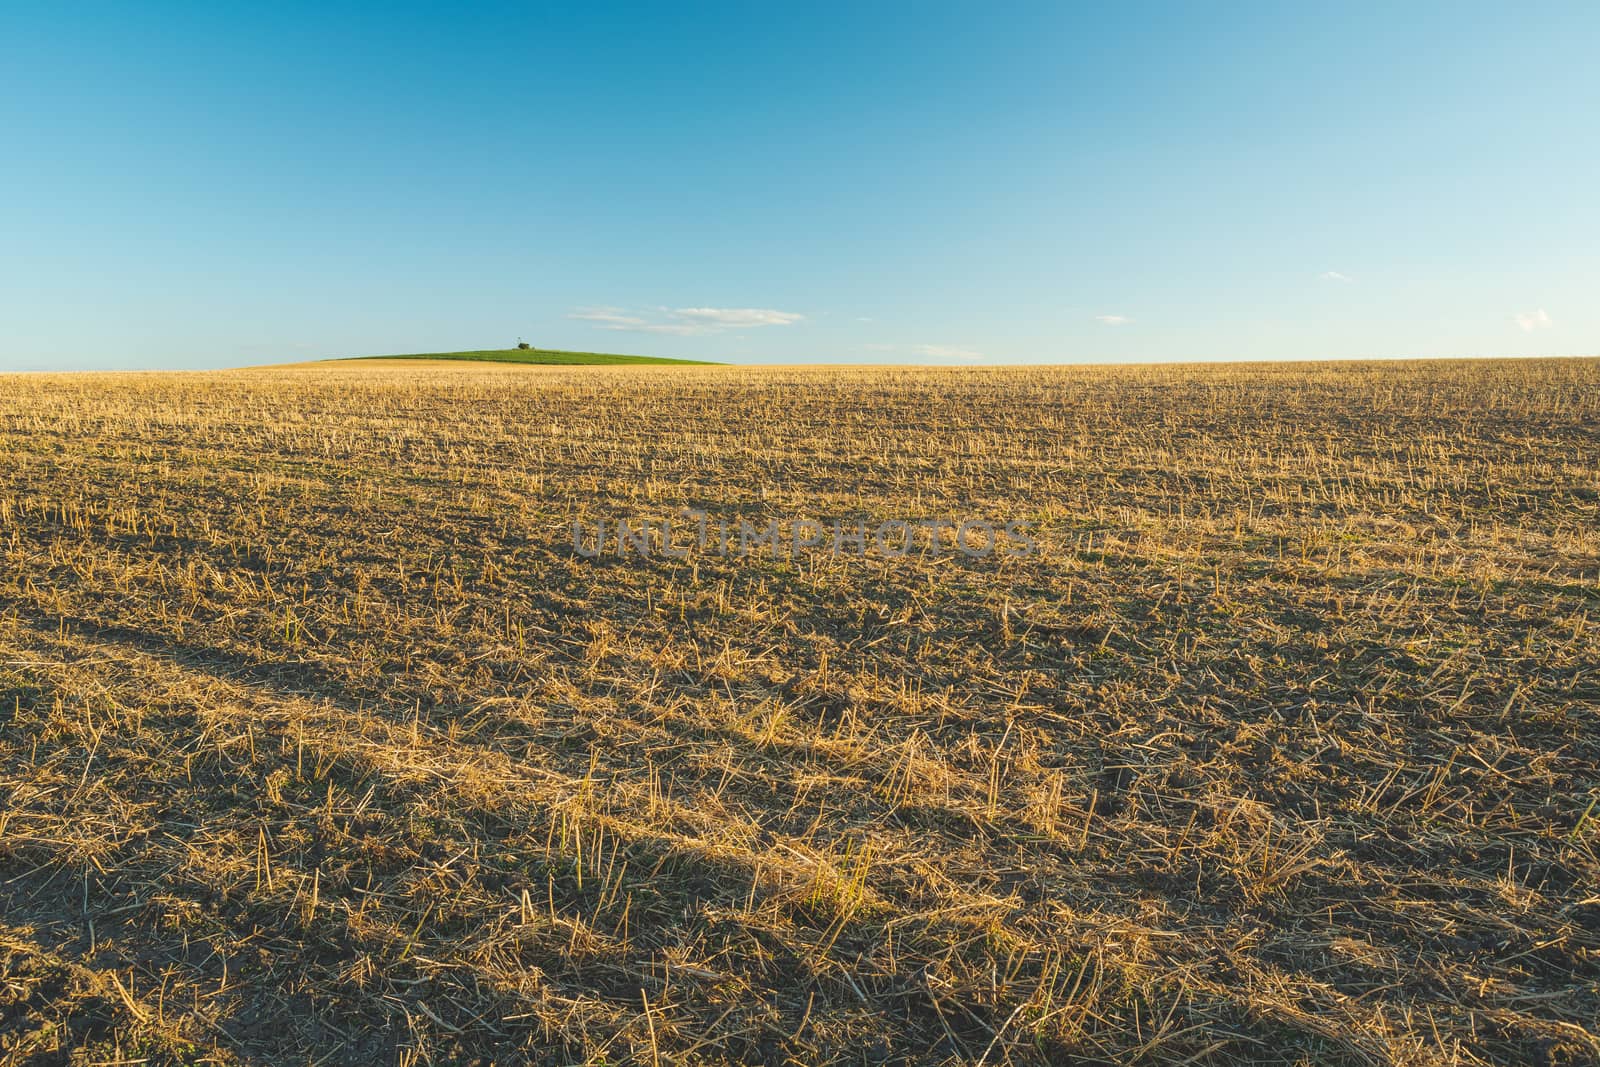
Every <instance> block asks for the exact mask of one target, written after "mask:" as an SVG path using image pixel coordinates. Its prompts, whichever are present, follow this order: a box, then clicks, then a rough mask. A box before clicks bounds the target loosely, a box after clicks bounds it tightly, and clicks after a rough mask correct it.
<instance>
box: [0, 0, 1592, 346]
mask: <svg viewBox="0 0 1600 1067" xmlns="http://www.w3.org/2000/svg"><path fill="white" fill-rule="evenodd" d="M468 8H469V9H468V10H466V11H461V10H457V9H455V8H447V7H445V6H444V5H434V4H427V5H424V4H406V3H384V4H348V3H346V4H340V3H317V4H295V3H273V4H259V5H243V4H218V5H205V6H202V5H197V4H188V3H183V4H178V3H172V4H163V3H156V2H150V3H142V4H118V5H105V6H95V5H91V4H70V5H68V4H47V3H15V2H8V3H4V4H0V369H41V368H58V367H59V368H78V367H82V368H99V367H216V366H237V365H244V364H251V363H263V362H278V361H285V360H292V359H309V358H316V357H325V356H341V355H357V354H370V353H382V352H415V351H435V350H444V349H461V348H477V347H506V346H509V345H510V344H511V343H513V342H514V341H515V340H516V338H517V337H519V336H521V337H523V338H526V339H527V340H529V341H532V342H534V343H536V344H538V345H540V346H543V347H560V348H576V349H590V350H601V351H620V352H640V353H652V354H659V355H672V356H701V357H705V358H709V359H726V360H735V361H751V362H758V361H759V362H796V361H811V360H820V361H852V362H854V361H866V362H887V361H896V362H898V361H909V362H936V363H1022V362H1103V361H1133V360H1181V359H1273V358H1345V357H1369V356H1377V357H1391V356H1453V355H1538V354H1589V353H1595V352H1600V299H1597V297H1600V198H1597V194H1596V192H1595V190H1596V188H1600V121H1597V120H1596V116H1597V115H1600V64H1597V63H1596V60H1595V56H1596V55H1597V54H1600V6H1597V5H1595V4H1593V3H1572V4H1537V3H1536V4H1518V5H1512V4H1493V5H1488V4H1481V5H1480V4H1474V3H1466V2H1452V3H1442V4H1427V3H1403V4H1393V3H1387V4H1381V5H1379V4H1373V5H1361V4H1333V5H1316V6H1315V7H1313V6H1312V5H1301V4H1290V3H1272V4H1237V3H1226V4H1215V5H1213V4H1200V3H1182V4H1087V3H1086V4H1064V3H1049V4H1005V3H994V4H980V3H976V2H974V3H963V4H938V3H915V4H913V3H876V2H857V3H850V4H839V5H828V4H820V3H819V4H793V5H777V4H759V3H748V4H729V5H711V4H690V3H681V4H665V3H663V4H658V5H648V6H636V5H620V4H619V5H611V6H608V7H604V8H603V9H602V8H600V7H599V6H596V5H580V4H562V5H554V6H549V7H544V6H537V5H529V4H506V5H498V4H478V5H468Z"/></svg>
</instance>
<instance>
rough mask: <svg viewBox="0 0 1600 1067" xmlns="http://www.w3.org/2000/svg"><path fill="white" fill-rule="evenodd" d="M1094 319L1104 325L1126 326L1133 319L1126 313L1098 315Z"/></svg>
mask: <svg viewBox="0 0 1600 1067" xmlns="http://www.w3.org/2000/svg"><path fill="white" fill-rule="evenodd" d="M1094 320H1095V321H1096V322H1098V323H1100V324H1101V325H1103V326H1126V325H1128V323H1130V322H1132V321H1133V320H1132V319H1130V318H1128V316H1126V315H1096V316H1095V317H1094Z"/></svg>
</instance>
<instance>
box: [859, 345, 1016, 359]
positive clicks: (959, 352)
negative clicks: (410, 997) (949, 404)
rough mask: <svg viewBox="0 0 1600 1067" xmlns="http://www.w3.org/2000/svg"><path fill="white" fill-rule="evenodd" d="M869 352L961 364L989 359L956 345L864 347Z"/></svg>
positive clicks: (972, 350) (977, 352) (980, 353)
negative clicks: (899, 354)
mask: <svg viewBox="0 0 1600 1067" xmlns="http://www.w3.org/2000/svg"><path fill="white" fill-rule="evenodd" d="M861 347H862V348H863V349H864V350H866V351H868V352H909V353H911V354H913V355H918V356H926V357H927V358H928V359H943V360H952V361H955V362H960V363H971V362H974V361H976V360H981V359H988V358H989V357H988V356H986V355H984V354H983V353H982V352H979V351H976V350H975V349H971V348H957V347H956V346H954V345H884V344H873V345H862V346H861Z"/></svg>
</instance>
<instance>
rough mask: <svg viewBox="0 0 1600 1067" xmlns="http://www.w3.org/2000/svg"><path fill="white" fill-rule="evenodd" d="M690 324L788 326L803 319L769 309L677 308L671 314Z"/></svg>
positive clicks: (795, 313)
mask: <svg viewBox="0 0 1600 1067" xmlns="http://www.w3.org/2000/svg"><path fill="white" fill-rule="evenodd" d="M671 314H673V315H674V316H676V317H678V318H683V319H688V320H689V321H690V322H704V323H708V324H714V325H716V326H718V327H723V326H790V325H793V324H794V323H797V322H799V321H800V320H801V319H803V318H805V316H804V315H801V314H799V313H797V312H794V311H773V310H772V309H771V308H679V309H678V310H676V311H674V312H672V313H671Z"/></svg>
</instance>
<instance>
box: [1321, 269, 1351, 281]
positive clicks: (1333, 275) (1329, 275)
mask: <svg viewBox="0 0 1600 1067" xmlns="http://www.w3.org/2000/svg"><path fill="white" fill-rule="evenodd" d="M1317 277H1319V278H1321V279H1322V280H1323V281H1325V282H1353V281H1355V279H1354V278H1352V277H1350V275H1348V274H1340V273H1339V272H1338V271H1336V270H1325V271H1323V272H1322V273H1321V274H1319V275H1317Z"/></svg>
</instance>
